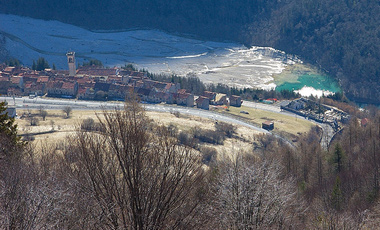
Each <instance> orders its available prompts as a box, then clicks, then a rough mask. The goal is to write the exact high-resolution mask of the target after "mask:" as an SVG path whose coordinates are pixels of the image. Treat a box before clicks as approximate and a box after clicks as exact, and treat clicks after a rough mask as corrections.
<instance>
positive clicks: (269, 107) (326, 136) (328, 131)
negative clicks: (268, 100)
mask: <svg viewBox="0 0 380 230" xmlns="http://www.w3.org/2000/svg"><path fill="white" fill-rule="evenodd" d="M243 105H244V106H247V107H251V108H256V109H260V110H266V111H269V112H274V113H281V114H283V115H286V116H291V117H295V118H297V119H303V120H307V121H310V122H312V123H314V124H316V125H318V126H319V127H321V128H322V132H323V133H322V138H321V140H320V143H321V146H322V147H323V148H324V149H327V147H328V145H329V144H330V142H331V139H332V138H333V137H334V135H335V132H334V129H333V128H332V127H331V126H330V125H328V124H325V123H319V122H316V121H314V120H309V119H307V118H305V117H302V116H299V115H297V114H294V113H291V112H288V111H285V110H281V108H280V105H279V104H275V105H273V104H263V103H256V102H251V101H244V102H243Z"/></svg>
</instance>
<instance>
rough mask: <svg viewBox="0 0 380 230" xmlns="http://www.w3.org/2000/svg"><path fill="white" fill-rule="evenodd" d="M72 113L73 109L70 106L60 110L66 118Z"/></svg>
mask: <svg viewBox="0 0 380 230" xmlns="http://www.w3.org/2000/svg"><path fill="white" fill-rule="evenodd" d="M72 111H73V108H71V107H70V106H65V107H64V108H63V109H62V112H63V113H64V114H65V115H66V118H69V117H70V115H71V112H72Z"/></svg>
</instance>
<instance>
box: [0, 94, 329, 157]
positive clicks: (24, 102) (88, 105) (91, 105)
mask: <svg viewBox="0 0 380 230" xmlns="http://www.w3.org/2000/svg"><path fill="white" fill-rule="evenodd" d="M4 100H6V101H8V103H9V105H16V107H17V108H19V109H21V108H22V109H28V108H30V109H39V108H40V107H41V106H42V107H43V108H44V109H47V110H49V109H54V110H60V109H62V108H63V107H64V106H70V107H72V109H73V110H94V111H96V110H103V109H115V108H123V102H99V101H82V100H73V99H61V98H48V99H47V98H40V97H37V98H34V99H30V98H29V97H22V98H12V97H0V101H4ZM243 105H244V106H247V107H251V108H256V109H260V110H266V111H270V112H274V113H281V114H283V115H286V116H292V117H297V118H298V119H304V120H307V119H306V118H304V117H301V116H298V115H296V114H293V113H290V112H287V111H281V109H280V106H278V105H270V104H269V105H268V104H262V103H256V102H249V101H244V102H243ZM143 106H144V108H145V109H146V110H147V111H157V112H179V113H182V114H188V115H193V116H199V117H203V118H209V119H213V120H215V121H222V122H227V123H232V124H237V125H242V126H245V127H248V128H251V129H254V130H257V131H260V132H263V133H270V132H268V131H267V130H265V129H262V128H260V127H258V126H255V125H253V124H250V123H248V122H246V121H244V120H239V119H237V118H235V117H230V116H226V115H221V114H219V113H215V112H212V111H208V110H201V109H195V108H189V107H182V106H173V105H165V104H143ZM309 121H311V122H313V123H315V124H316V125H318V126H319V127H321V128H322V131H323V134H322V138H321V140H320V142H321V145H322V147H323V148H325V149H326V148H327V146H328V144H329V143H330V141H331V139H332V138H333V136H334V130H333V129H332V127H331V126H330V125H327V124H322V123H318V122H315V121H313V120H309ZM276 136H277V135H276ZM280 138H281V137H280ZM281 139H283V138H281ZM287 142H289V141H287ZM289 143H290V142H289ZM290 144H292V143H290Z"/></svg>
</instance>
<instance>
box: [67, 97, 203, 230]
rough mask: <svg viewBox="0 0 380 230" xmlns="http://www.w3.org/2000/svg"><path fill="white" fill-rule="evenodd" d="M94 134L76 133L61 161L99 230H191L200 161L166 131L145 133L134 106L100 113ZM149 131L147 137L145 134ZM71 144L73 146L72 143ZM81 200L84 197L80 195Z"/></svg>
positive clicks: (200, 176)
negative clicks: (65, 163)
mask: <svg viewBox="0 0 380 230" xmlns="http://www.w3.org/2000/svg"><path fill="white" fill-rule="evenodd" d="M98 118H99V122H100V124H101V126H102V129H101V130H102V131H101V132H99V133H90V132H81V131H80V132H78V133H77V134H76V136H75V137H74V138H72V141H71V145H70V146H69V147H70V149H68V150H67V151H66V159H67V160H68V163H69V165H70V168H71V169H72V172H71V174H72V175H73V177H74V178H76V180H77V184H78V185H80V191H81V193H82V196H83V197H86V199H88V198H90V199H93V201H94V203H95V204H96V208H93V210H92V214H91V215H94V216H95V218H94V219H95V220H98V223H97V224H98V226H99V228H104V229H121V228H122V229H174V228H181V229H183V228H192V226H193V225H194V224H197V222H196V221H191V220H192V219H193V218H195V217H196V216H197V215H200V213H199V212H197V207H198V202H197V199H198V198H197V197H199V196H200V195H201V193H200V192H199V191H200V188H201V187H202V186H201V185H202V183H203V178H204V172H203V169H202V164H201V162H200V156H199V155H197V154H196V153H195V152H193V151H192V150H191V149H189V148H186V147H183V146H179V145H178V144H177V140H176V139H174V138H173V137H171V136H170V135H169V133H168V131H167V128H162V127H155V128H153V129H152V130H148V127H151V124H150V122H149V120H148V119H147V118H146V116H145V114H144V111H143V110H142V108H141V107H140V106H139V105H138V104H137V103H136V102H134V101H133V102H128V103H126V106H125V109H124V111H118V110H115V111H112V112H107V111H104V119H102V118H100V117H98ZM149 131H151V133H150V132H149ZM75 140H76V141H75ZM83 194H85V195H83Z"/></svg>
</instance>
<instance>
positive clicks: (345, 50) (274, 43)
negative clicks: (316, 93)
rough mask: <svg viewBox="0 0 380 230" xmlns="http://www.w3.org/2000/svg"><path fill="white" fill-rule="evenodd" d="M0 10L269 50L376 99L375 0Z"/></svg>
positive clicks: (360, 96)
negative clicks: (292, 56) (288, 55)
mask: <svg viewBox="0 0 380 230" xmlns="http://www.w3.org/2000/svg"><path fill="white" fill-rule="evenodd" d="M0 12H2V13H12V14H17V15H24V16H30V17H35V18H42V19H55V20H59V21H63V22H66V23H70V24H75V25H79V26H82V27H85V28H89V29H126V28H158V29H163V30H166V31H169V32H179V33H185V34H191V35H195V36H198V37H200V38H205V39H216V40H234V41H238V42H242V43H244V44H247V45H260V46H271V47H274V48H277V49H281V50H284V51H286V52H287V53H291V54H296V55H299V56H300V57H301V58H302V59H303V60H306V61H308V62H310V63H312V64H315V65H317V66H319V67H320V68H322V69H323V70H325V71H326V72H327V73H328V74H330V75H331V76H334V77H336V78H337V79H339V82H340V84H341V85H342V86H343V89H344V90H345V93H346V95H347V97H349V98H350V99H353V100H355V101H358V102H373V103H379V102H380V78H379V75H380V64H379V63H380V61H379V60H380V47H379V46H380V25H379V24H380V2H379V1H377V0H362V1H357V0H337V1H329V0H316V1H310V0H307V1H305V0H282V1H279V0H272V1H263V0H242V1H233V0H221V1H214V0H203V1H199V0H192V1H190V0H183V1H177V0H138V1H131V0H113V1H102V0H97V1H74V0H66V1H58V0H53V1H43V0H33V1H30V0H13V1H9V0H7V1H5V0H0Z"/></svg>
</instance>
